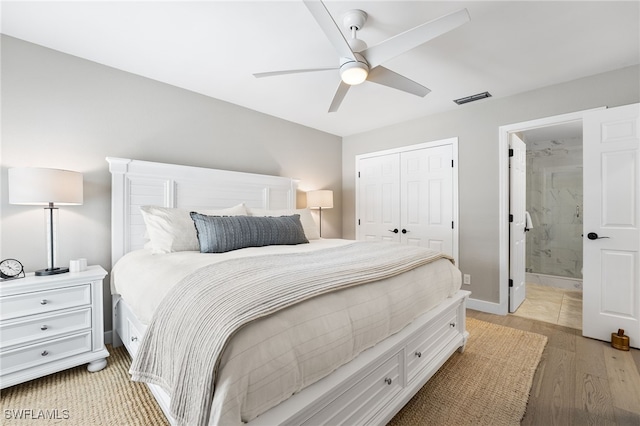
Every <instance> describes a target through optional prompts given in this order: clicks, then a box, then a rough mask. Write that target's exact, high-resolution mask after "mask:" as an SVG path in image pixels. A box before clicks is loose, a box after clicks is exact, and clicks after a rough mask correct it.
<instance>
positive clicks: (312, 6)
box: [304, 0, 357, 61]
mask: <svg viewBox="0 0 640 426" xmlns="http://www.w3.org/2000/svg"><path fill="white" fill-rule="evenodd" d="M304 4H305V6H307V9H309V12H311V15H313V17H314V18H315V20H316V22H317V23H318V25H320V28H321V29H322V31H323V32H324V34H325V35H326V36H327V38H328V39H329V41H330V42H331V44H333V47H334V48H335V49H336V50H337V51H338V54H339V55H340V57H342V58H350V59H353V60H354V61H357V59H356V56H355V55H354V54H353V52H352V51H351V47H349V43H347V40H346V39H345V38H344V35H342V31H340V27H338V24H336V22H335V21H334V20H333V18H332V17H331V14H330V13H329V11H328V10H327V8H326V6H325V5H324V3H322V2H321V1H319V0H304Z"/></svg>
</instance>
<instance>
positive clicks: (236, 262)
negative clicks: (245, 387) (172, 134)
mask: <svg viewBox="0 0 640 426" xmlns="http://www.w3.org/2000/svg"><path fill="white" fill-rule="evenodd" d="M212 256H214V255H212ZM440 258H448V259H450V258H449V257H447V256H446V255H444V254H442V253H439V252H436V251H433V250H430V249H427V248H424V247H414V246H407V245H400V244H396V243H385V242H365V241H359V242H354V243H352V244H348V245H345V246H341V247H337V248H331V249H322V250H318V251H315V252H305V253H295V254H277V255H274V254H272V255H262V256H255V257H250V258H239V259H232V260H227V261H224V262H220V263H216V264H212V265H208V266H205V267H203V268H200V269H198V270H196V271H195V272H193V273H192V274H190V275H189V276H187V277H186V278H184V279H183V280H182V281H181V282H180V283H178V284H177V285H176V286H175V287H174V288H173V289H172V290H171V291H170V292H169V294H167V296H166V297H165V298H164V300H163V301H162V302H161V304H160V306H159V307H158V309H157V311H156V312H155V315H154V317H153V318H152V320H151V323H150V324H149V327H148V328H147V331H146V333H145V336H144V338H143V340H142V342H141V345H140V348H139V350H138V353H137V355H136V357H135V359H134V360H133V363H132V365H131V369H130V373H131V375H132V379H133V380H136V381H141V382H147V383H152V384H156V385H158V386H160V387H162V388H163V389H164V390H165V391H166V392H167V393H168V394H169V396H170V397H171V404H170V410H171V414H172V416H173V417H174V419H175V420H176V422H177V423H178V424H179V425H206V424H207V423H208V420H209V415H210V409H211V401H212V400H213V392H214V387H215V386H214V384H215V379H216V374H217V368H218V364H219V359H220V356H221V355H222V353H223V351H224V349H225V346H226V343H227V341H228V340H229V339H230V338H231V337H232V336H233V335H234V333H235V332H236V331H237V330H238V329H239V328H240V327H242V326H243V325H244V324H247V323H248V322H250V321H254V320H256V319H258V318H260V317H264V316H266V315H269V314H272V313H274V312H276V311H278V310H280V309H283V308H286V307H288V306H291V305H293V304H296V303H299V302H301V301H303V300H306V299H309V298H311V297H314V296H317V295H320V294H324V293H328V292H331V291H336V290H339V289H343V288H346V287H351V286H355V285H360V284H364V283H368V282H372V281H377V280H381V279H385V278H389V277H392V276H395V275H398V274H401V273H403V272H406V271H409V270H411V269H413V268H416V267H418V266H421V265H424V264H426V263H429V262H433V261H435V260H437V259H440Z"/></svg>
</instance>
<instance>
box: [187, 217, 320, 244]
mask: <svg viewBox="0 0 640 426" xmlns="http://www.w3.org/2000/svg"><path fill="white" fill-rule="evenodd" d="M190 215H191V219H193V223H194V224H195V227H196V232H197V234H198V241H199V242H200V253H224V252H227V251H231V250H237V249H241V248H245V247H262V246H270V245H293V244H304V243H308V242H309V240H307V237H306V236H305V234H304V228H303V227H302V223H301V222H300V215H299V214H294V215H291V216H280V217H259V216H207V215H204V214H200V213H196V212H191V213H190Z"/></svg>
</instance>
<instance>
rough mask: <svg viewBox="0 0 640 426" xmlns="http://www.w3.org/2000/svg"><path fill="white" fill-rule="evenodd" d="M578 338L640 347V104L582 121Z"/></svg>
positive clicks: (601, 112) (591, 116) (598, 113)
mask: <svg viewBox="0 0 640 426" xmlns="http://www.w3.org/2000/svg"><path fill="white" fill-rule="evenodd" d="M583 126H584V244H583V254H584V271H583V276H584V278H583V319H582V334H583V335H584V336H585V337H592V338H595V339H600V340H605V341H610V340H611V333H613V332H617V330H618V329H624V330H625V334H626V335H627V336H629V342H630V345H631V346H632V347H635V348H639V347H640V104H635V105H629V106H624V107H618V108H611V109H604V110H598V111H593V112H590V113H588V114H585V116H584V121H583Z"/></svg>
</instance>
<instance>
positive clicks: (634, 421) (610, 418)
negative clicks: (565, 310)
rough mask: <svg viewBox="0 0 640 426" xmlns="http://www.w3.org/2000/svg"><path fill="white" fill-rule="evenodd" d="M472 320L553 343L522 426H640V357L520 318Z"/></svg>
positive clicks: (474, 313)
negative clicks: (533, 335) (542, 336)
mask: <svg viewBox="0 0 640 426" xmlns="http://www.w3.org/2000/svg"><path fill="white" fill-rule="evenodd" d="M467 315H468V316H469V317H472V318H477V319H479V320H482V321H488V322H492V323H496V324H500V325H504V326H507V327H513V328H517V329H521V330H526V331H531V332H534V333H538V334H543V335H545V336H547V337H548V339H549V340H548V342H547V346H546V347H545V349H544V352H543V354H542V359H541V361H540V364H539V365H538V369H537V370H536V374H535V376H534V379H533V386H532V388H531V395H530V396H529V403H528V405H527V411H526V413H525V416H524V419H523V421H522V425H545V426H547V425H549V426H552V425H558V426H571V425H576V426H577V425H580V426H582V425H605V426H616V425H617V426H631V425H633V426H640V373H639V371H640V351H639V350H637V349H632V350H631V351H620V350H617V349H614V348H612V347H611V345H610V344H609V343H608V342H601V341H598V340H593V339H587V338H585V337H582V335H581V332H580V330H577V329H575V328H569V327H564V326H560V325H556V324H551V323H547V322H542V321H536V320H532V319H528V318H522V317H518V316H514V315H504V316H503V315H492V314H487V313H484V312H478V311H474V310H470V309H469V310H467Z"/></svg>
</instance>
